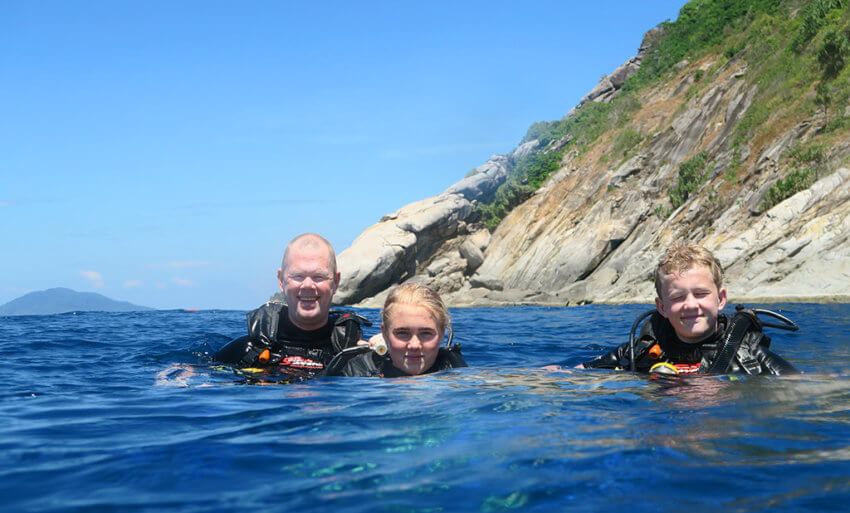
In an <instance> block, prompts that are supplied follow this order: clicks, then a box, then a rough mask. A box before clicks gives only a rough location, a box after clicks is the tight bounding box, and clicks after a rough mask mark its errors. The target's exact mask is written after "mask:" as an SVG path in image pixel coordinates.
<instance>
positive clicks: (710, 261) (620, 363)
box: [579, 242, 797, 375]
mask: <svg viewBox="0 0 850 513" xmlns="http://www.w3.org/2000/svg"><path fill="white" fill-rule="evenodd" d="M722 282H723V268H722V267H721V266H720V262H718V261H717V258H715V257H714V255H713V254H712V253H711V252H710V251H708V250H707V249H705V248H703V247H702V246H699V245H697V244H694V243H691V242H679V243H675V244H673V245H672V246H670V247H669V248H667V251H665V252H664V254H663V255H662V257H661V260H660V261H659V262H658V266H657V267H656V268H655V291H656V293H657V295H658V297H656V298H655V308H656V310H657V311H656V312H653V313H652V316H651V317H650V319H649V320H648V321H647V322H645V323H644V325H643V327H642V329H641V331H640V335H639V337H638V339H637V340H635V343H634V369H635V370H637V371H642V372H647V371H651V372H661V373H665V374H697V373H701V374H725V373H744V374H776V375H778V374H788V373H795V372H797V370H796V369H795V368H794V367H793V366H792V365H791V364H790V363H788V362H787V361H785V360H784V359H783V358H782V357H780V356H778V355H776V354H774V353H772V352H771V351H770V350H769V349H768V347H769V346H770V338H769V337H768V336H767V335H765V334H764V333H762V331H761V323H760V322H759V320H758V318H756V316H755V314H753V313H752V312H749V311H746V310H742V311H740V312H738V313H736V314H735V315H734V316H732V317H731V318H730V317H727V316H726V315H724V314H722V313H720V311H721V310H722V309H723V307H724V306H726V289H724V288H723V287H722ZM630 358H631V350H630V347H629V343H626V344H623V345H621V346H619V347H617V348H615V349H613V350H612V351H610V352H609V353H607V354H604V355H602V356H600V357H599V358H597V359H595V360H593V361H590V362H586V363H584V364H582V365H580V366H579V367H583V368H588V369H596V368H603V369H615V368H622V369H630V368H632V362H631V360H630Z"/></svg>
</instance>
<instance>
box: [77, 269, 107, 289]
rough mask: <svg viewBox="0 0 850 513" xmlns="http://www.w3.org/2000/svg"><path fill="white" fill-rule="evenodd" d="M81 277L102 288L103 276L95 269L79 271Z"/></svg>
mask: <svg viewBox="0 0 850 513" xmlns="http://www.w3.org/2000/svg"><path fill="white" fill-rule="evenodd" d="M80 274H81V275H82V277H83V278H85V279H87V280H89V281H90V282H91V283H92V285H94V286H95V287H96V288H103V276H101V275H100V273H99V272H97V271H80Z"/></svg>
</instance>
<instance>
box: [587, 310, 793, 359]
mask: <svg viewBox="0 0 850 513" xmlns="http://www.w3.org/2000/svg"><path fill="white" fill-rule="evenodd" d="M795 329H796V328H795ZM656 344H657V346H656ZM629 346H630V344H629V343H625V344H623V345H621V346H619V347H616V348H614V349H613V350H611V351H610V352H608V353H606V354H604V355H602V356H600V357H598V358H596V359H595V360H592V361H589V362H586V363H584V367H585V368H589V369H629V368H633V369H634V370H636V371H638V372H649V370H650V368H651V367H653V366H654V365H656V364H658V363H661V362H666V363H668V364H670V365H672V366H673V367H675V369H676V371H677V373H678V374H774V375H779V374H795V373H797V372H798V371H797V369H795V368H794V366H793V365H791V364H790V363H788V362H787V361H786V360H785V359H784V358H782V357H781V356H779V355H777V354H776V353H773V352H772V351H770V349H769V347H770V337H768V336H767V335H765V334H764V333H763V332H762V324H761V322H760V321H759V319H758V317H756V315H755V314H754V313H753V312H751V311H748V310H739V311H738V312H736V313H735V314H734V315H732V317H731V318H730V317H727V316H726V315H724V314H720V315H719V316H718V318H717V331H715V333H714V334H713V335H711V336H710V337H708V338H707V339H705V340H702V341H700V342H695V343H686V342H683V341H681V340H680V339H679V337H677V336H676V332H675V331H674V330H673V326H672V325H671V324H670V321H668V320H667V319H665V318H664V317H662V316H661V314H659V313H658V312H654V313H653V314H652V315H651V316H650V318H649V320H648V321H647V322H645V323H644V324H643V326H642V327H641V331H640V335H639V337H638V338H637V340H635V341H634V366H632V362H631V361H630V355H631V351H632V350H631V348H630V347H629Z"/></svg>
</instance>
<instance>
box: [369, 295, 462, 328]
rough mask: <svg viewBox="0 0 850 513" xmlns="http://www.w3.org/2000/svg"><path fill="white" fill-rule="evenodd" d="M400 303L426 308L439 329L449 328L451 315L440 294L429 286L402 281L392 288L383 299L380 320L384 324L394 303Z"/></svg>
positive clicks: (390, 313)
mask: <svg viewBox="0 0 850 513" xmlns="http://www.w3.org/2000/svg"><path fill="white" fill-rule="evenodd" d="M400 304H404V305H415V306H421V307H422V308H424V309H426V310H428V313H430V314H431V317H433V318H434V320H435V321H436V322H437V327H438V328H439V329H440V330H441V331H445V330H446V329H447V328H448V329H449V330H451V324H452V316H451V315H450V314H449V311H448V309H447V308H446V305H445V304H444V303H443V300H442V299H441V298H440V295H439V294H438V293H437V292H436V291H435V290H434V289H432V288H431V287H428V286H426V285H422V284H420V283H404V284H402V285H399V286H398V287H396V288H394V289H393V291H392V292H390V295H389V296H387V299H386V301H384V310H383V312H381V321H382V322H383V323H384V325H386V326H389V325H390V322H389V321H390V316H391V315H392V311H393V310H394V308H395V306H396V305H400Z"/></svg>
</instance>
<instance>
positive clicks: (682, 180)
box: [670, 151, 708, 210]
mask: <svg viewBox="0 0 850 513" xmlns="http://www.w3.org/2000/svg"><path fill="white" fill-rule="evenodd" d="M706 162H708V153H706V152H704V151H702V152H700V153H698V154H696V155H695V156H693V157H691V158H690V159H688V160H686V161H685V162H682V164H681V165H680V166H679V182H678V183H677V184H676V187H674V188H673V189H672V190H671V191H670V203H671V204H672V205H673V209H674V210H675V209H677V208H679V207H680V206H682V205H684V203H685V201H687V199H688V197H689V196H690V195H691V194H693V193H695V192H696V191H697V190H698V189H699V188H700V186H701V185H702V184H704V183H705V181H706V179H707V178H708V173H706V172H705V164H706Z"/></svg>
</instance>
